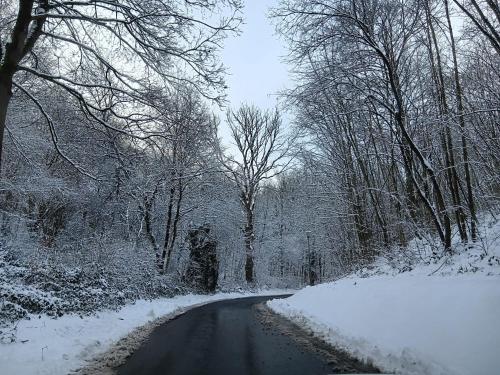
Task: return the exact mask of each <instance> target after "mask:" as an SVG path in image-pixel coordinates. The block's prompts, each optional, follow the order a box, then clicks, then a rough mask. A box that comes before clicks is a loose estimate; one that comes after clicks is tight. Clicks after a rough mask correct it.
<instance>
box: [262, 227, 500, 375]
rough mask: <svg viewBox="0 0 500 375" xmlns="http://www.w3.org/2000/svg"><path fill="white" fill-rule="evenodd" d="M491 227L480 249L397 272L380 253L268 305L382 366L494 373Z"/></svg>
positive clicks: (498, 311) (496, 300)
mask: <svg viewBox="0 0 500 375" xmlns="http://www.w3.org/2000/svg"><path fill="white" fill-rule="evenodd" d="M495 228H496V229H497V230H498V229H499V225H495V226H494V228H492V229H495ZM494 233H495V234H494ZM494 233H493V232H491V231H490V234H491V235H490V236H489V239H490V240H491V241H490V245H492V246H488V249H486V250H485V248H484V247H483V248H482V249H479V248H472V249H462V251H461V253H460V254H456V255H454V256H452V257H449V258H448V259H446V261H445V262H444V263H443V260H440V261H439V262H436V263H433V262H430V263H429V264H420V265H417V266H416V267H412V268H413V269H412V271H410V272H403V273H396V272H394V269H392V268H390V267H388V266H387V265H384V264H382V263H383V260H380V262H379V264H378V265H377V266H376V267H374V269H372V270H371V271H369V272H367V270H365V271H364V272H361V273H358V274H357V275H352V276H349V277H347V278H344V279H341V280H338V281H336V282H333V283H328V284H322V285H318V286H314V287H307V288H305V289H303V290H301V291H300V292H298V293H296V294H295V295H293V296H292V297H290V298H287V299H284V300H273V301H270V302H268V305H269V306H270V307H271V309H272V310H274V311H275V312H278V313H280V314H282V315H284V316H286V317H288V318H290V319H291V320H293V321H295V322H296V323H298V324H299V325H301V326H305V327H306V328H308V329H310V330H311V331H312V332H313V333H314V334H315V335H317V336H319V337H321V338H322V339H324V340H325V341H327V342H329V343H330V344H332V345H334V346H336V347H339V348H342V349H344V350H346V351H348V352H350V353H352V354H353V355H354V356H355V357H358V358H359V359H362V360H367V361H371V362H372V363H373V364H374V365H375V366H377V367H379V368H380V369H382V370H383V371H387V372H393V373H401V374H429V375H430V374H432V375H438V374H443V375H444V374H461V375H470V374H475V375H496V374H499V373H500V246H498V241H499V240H498V235H499V234H500V231H499V232H496V231H495V232H494ZM495 241H497V243H496V244H495V243H494V242H495ZM391 270H392V271H391ZM367 273H368V274H367ZM367 276H368V277H367Z"/></svg>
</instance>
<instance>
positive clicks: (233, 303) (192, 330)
mask: <svg viewBox="0 0 500 375" xmlns="http://www.w3.org/2000/svg"><path fill="white" fill-rule="evenodd" d="M270 298H278V297H251V298H241V299H235V300H229V301H221V302H215V303H211V304H208V305H205V306H201V307H198V308H195V309H193V310H190V311H188V312H187V313H185V314H183V315H181V316H179V317H177V318H175V319H173V320H171V321H169V322H167V323H165V324H163V325H162V326H159V327H157V328H156V329H155V330H154V331H153V333H152V334H151V336H150V337H149V339H148V340H147V341H145V342H144V343H143V344H142V346H141V347H140V348H139V349H138V350H137V351H136V352H135V353H134V354H133V355H132V356H131V357H130V358H129V359H128V361H127V362H126V363H125V364H124V365H122V366H121V367H119V368H118V374H119V375H132V374H133V375H208V374H210V375H225V374H228V375H268V374H269V375H281V374H283V375H315V374H318V375H320V374H321V375H323V374H332V373H337V372H336V371H338V369H339V363H335V361H334V362H332V360H331V358H330V359H328V358H326V357H325V356H322V355H320V354H318V353H317V352H316V351H315V350H310V349H308V348H306V347H305V346H304V345H302V344H300V343H299V342H300V340H296V339H294V338H293V337H292V336H293V335H292V336H290V335H288V334H284V333H283V330H280V329H279V327H275V325H276V324H269V322H267V323H266V322H265V319H263V318H262V316H261V315H262V313H261V312H259V311H262V308H260V309H259V308H258V307H257V305H258V304H260V303H262V302H264V301H266V300H268V299H270ZM349 360H351V361H352V359H349ZM349 366H350V367H349ZM349 366H348V368H352V369H353V370H359V369H356V368H355V366H354V367H352V366H351V364H349ZM341 368H342V367H341ZM361 368H362V369H363V365H361ZM344 369H345V367H344ZM370 370H372V371H370ZM351 372H357V371H351ZM361 372H363V371H361ZM364 372H373V369H368V370H365V371H364Z"/></svg>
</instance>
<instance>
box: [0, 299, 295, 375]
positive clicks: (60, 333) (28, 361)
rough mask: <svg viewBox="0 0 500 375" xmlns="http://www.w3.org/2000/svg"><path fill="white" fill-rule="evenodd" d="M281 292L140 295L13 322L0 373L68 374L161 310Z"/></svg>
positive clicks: (3, 348)
mask: <svg viewBox="0 0 500 375" xmlns="http://www.w3.org/2000/svg"><path fill="white" fill-rule="evenodd" d="M285 293H289V291H284V290H267V291H262V292H258V293H219V294H215V295H185V296H177V297H174V298H161V299H157V300H152V301H145V300H140V301H137V302H136V303H135V304H132V305H127V306H125V307H123V308H122V309H120V310H119V311H103V312H99V313H97V314H96V315H95V316H85V317H79V316H77V315H65V316H62V317H61V318H57V319H54V318H51V317H48V316H43V315H42V316H41V317H40V318H39V317H38V316H32V317H31V319H30V320H26V319H23V320H20V321H18V322H17V325H16V327H15V329H16V336H17V341H16V342H14V343H10V344H0V374H2V375H58V374H61V375H63V374H67V373H68V372H70V371H72V370H75V369H77V368H79V367H82V366H85V364H86V363H87V361H88V360H90V359H92V358H93V357H94V356H96V355H98V354H100V353H103V352H105V351H106V350H107V349H108V348H109V347H110V346H111V345H112V344H113V343H115V342H116V341H117V340H119V339H120V338H121V337H123V336H126V335H127V334H128V333H129V332H130V331H132V330H134V329H135V328H137V327H139V326H142V325H144V324H146V323H148V322H151V321H153V320H154V319H156V318H158V317H161V316H163V315H166V314H172V313H175V312H179V313H182V312H183V311H185V309H186V308H188V307H189V306H196V305H199V304H204V303H208V302H214V301H218V300H224V299H232V298H241V297H250V296H257V295H275V294H285ZM13 328H14V327H13Z"/></svg>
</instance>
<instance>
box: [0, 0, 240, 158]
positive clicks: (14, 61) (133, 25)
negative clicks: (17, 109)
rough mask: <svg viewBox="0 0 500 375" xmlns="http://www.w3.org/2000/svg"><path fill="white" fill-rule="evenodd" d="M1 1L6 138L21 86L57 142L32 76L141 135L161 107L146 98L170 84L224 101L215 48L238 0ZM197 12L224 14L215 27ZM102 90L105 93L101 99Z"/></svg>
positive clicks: (99, 117) (1, 119) (90, 112)
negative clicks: (12, 104) (34, 91)
mask: <svg viewBox="0 0 500 375" xmlns="http://www.w3.org/2000/svg"><path fill="white" fill-rule="evenodd" d="M0 4H1V12H2V14H1V15H0V140H3V133H4V130H5V126H6V117H7V110H8V107H9V103H10V101H11V97H12V95H13V92H14V94H15V93H16V90H19V91H20V92H22V93H23V94H24V95H26V96H27V97H29V98H30V99H31V100H32V101H34V102H35V103H36V105H37V107H39V110H40V111H41V112H42V113H43V114H44V117H45V118H46V120H47V123H48V125H49V127H50V128H51V134H52V140H53V142H54V143H57V135H56V128H55V125H56V124H55V123H54V122H53V121H52V120H51V116H50V113H48V112H47V111H46V110H45V108H44V106H43V105H42V102H43V101H42V100H41V98H40V97H37V96H35V95H33V94H32V93H31V90H30V85H33V84H34V82H35V84H36V85H39V86H43V87H45V89H46V90H49V89H51V88H54V87H59V88H61V89H63V90H64V91H65V92H66V93H67V94H68V95H69V96H70V97H71V98H73V99H74V100H75V101H76V102H77V103H78V105H79V107H80V109H81V111H82V112H83V113H84V114H85V116H86V117H88V118H90V119H92V120H93V121H95V122H97V123H99V124H101V125H102V126H105V127H107V128H110V129H112V130H115V131H119V132H122V133H125V134H127V135H134V136H136V137H141V138H147V137H151V136H153V135H156V134H155V132H154V126H152V124H154V120H155V118H156V115H157V110H156V108H155V107H154V105H152V104H151V101H150V100H149V99H150V96H151V95H153V94H152V93H153V92H156V94H155V95H156V96H158V95H160V96H161V94H162V93H163V88H164V87H165V86H168V85H170V84H171V83H182V84H184V85H189V86H192V87H193V88H194V89H195V90H197V91H198V92H200V93H201V94H202V95H203V96H205V97H207V98H210V99H213V100H216V101H220V100H221V99H222V90H223V89H224V86H225V85H224V81H223V78H222V73H223V72H224V68H223V67H222V66H221V65H220V64H219V63H218V60H217V55H216V52H217V50H218V49H219V46H220V42H221V40H222V39H223V38H224V37H225V36H226V35H227V33H228V32H233V31H236V30H237V27H238V25H239V22H240V19H239V16H238V14H239V13H238V12H239V9H240V8H241V4H240V1H239V0H219V1H196V2H191V1H170V0H151V1H138V0H120V1H118V0H82V1H59V0H19V1H14V0H2V1H1V2H0ZM201 14H225V15H226V16H222V17H221V18H220V22H219V23H214V24H209V23H207V22H205V21H203V19H202V18H200V15H201ZM26 82H28V83H30V84H26ZM103 96H105V97H107V98H108V100H105V101H102V100H100V99H99V98H102V97H103ZM103 114H106V115H107V116H103ZM106 117H107V118H113V119H114V120H115V122H111V121H107V120H104V119H103V118H106ZM1 143H2V142H0V157H1V154H2V152H1V151H2V149H1ZM56 149H57V150H58V151H59V152H62V151H61V150H60V149H59V148H58V147H57V146H56ZM0 160H1V159H0ZM0 166H1V164H0Z"/></svg>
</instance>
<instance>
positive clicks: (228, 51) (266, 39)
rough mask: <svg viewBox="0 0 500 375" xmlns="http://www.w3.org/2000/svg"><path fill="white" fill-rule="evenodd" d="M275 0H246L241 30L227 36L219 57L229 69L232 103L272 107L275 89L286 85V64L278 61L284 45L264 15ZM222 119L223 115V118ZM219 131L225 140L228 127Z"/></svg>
mask: <svg viewBox="0 0 500 375" xmlns="http://www.w3.org/2000/svg"><path fill="white" fill-rule="evenodd" d="M277 3H278V1H277V0H246V1H245V9H244V22H245V24H244V25H242V27H241V29H242V34H241V35H240V36H238V37H232V38H229V39H227V40H226V43H225V48H224V50H223V52H222V61H223V63H224V65H225V66H226V67H227V68H228V70H229V75H228V76H227V77H226V82H227V85H228V86H229V89H228V100H229V103H230V104H229V105H230V106H231V107H233V108H234V107H238V106H239V105H240V104H242V103H249V104H252V103H253V104H256V105H257V106H259V107H261V108H272V107H273V106H274V105H275V104H276V96H275V95H274V94H276V92H278V91H279V90H281V89H283V88H285V87H286V85H287V81H288V71H287V66H286V64H284V63H283V62H282V61H281V58H282V57H283V56H284V55H285V54H286V49H285V45H284V43H283V41H282V40H280V38H279V37H278V36H277V35H276V33H275V30H274V26H273V25H272V23H271V21H270V20H269V19H268V18H267V15H268V13H269V8H270V7H273V6H276V5H277ZM223 122H224V119H223ZM220 130H221V131H220V135H221V136H222V137H223V139H224V143H227V142H228V134H229V133H228V131H227V128H226V126H225V124H222V126H221V129H220Z"/></svg>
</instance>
